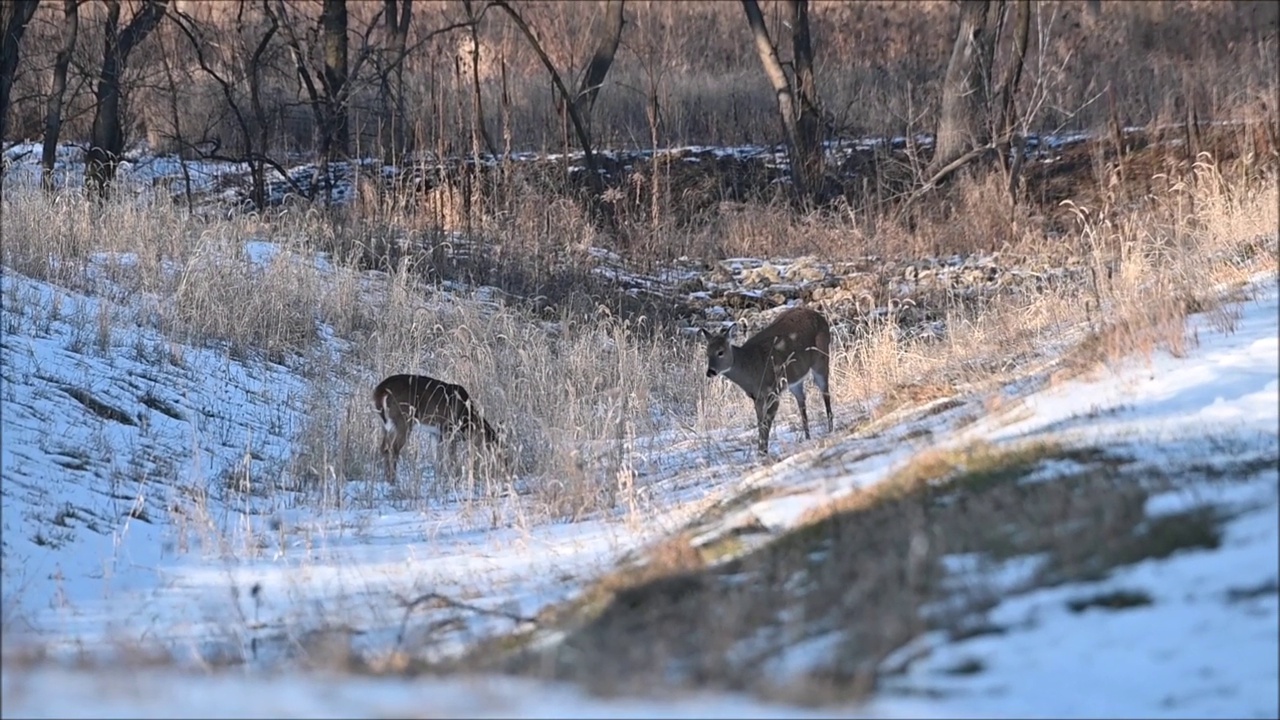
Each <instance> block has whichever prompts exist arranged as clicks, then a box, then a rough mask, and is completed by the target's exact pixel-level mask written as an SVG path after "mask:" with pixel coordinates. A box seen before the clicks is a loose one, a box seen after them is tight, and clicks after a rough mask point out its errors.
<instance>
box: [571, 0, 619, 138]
mask: <svg viewBox="0 0 1280 720" xmlns="http://www.w3.org/2000/svg"><path fill="white" fill-rule="evenodd" d="M625 3H626V0H609V3H608V5H607V6H606V7H605V12H604V24H603V25H601V26H600V29H599V32H598V34H597V35H596V49H595V52H594V53H592V54H591V62H589V63H587V69H586V72H584V73H583V74H582V81H581V82H580V83H579V84H578V94H577V96H576V97H575V98H574V104H575V105H576V106H577V107H576V109H577V111H578V114H579V115H581V116H582V117H583V118H584V119H586V121H587V127H588V131H589V130H590V126H591V111H592V110H593V109H594V108H595V105H596V97H598V96H599V95H600V87H601V86H602V85H604V80H605V78H606V77H608V75H609V68H610V67H612V66H613V58H614V56H615V55H617V54H618V43H619V42H620V41H621V40H622V26H623V24H624V19H623V15H622V8H623V5H624V4H625Z"/></svg>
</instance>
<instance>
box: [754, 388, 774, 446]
mask: <svg viewBox="0 0 1280 720" xmlns="http://www.w3.org/2000/svg"><path fill="white" fill-rule="evenodd" d="M777 413H778V393H777V392H775V391H766V392H765V393H763V394H762V397H761V398H760V400H758V401H756V426H757V428H758V429H759V431H760V441H759V446H758V448H757V451H758V452H759V453H760V454H761V455H768V454H769V431H770V430H772V429H773V418H774V416H775V415H777Z"/></svg>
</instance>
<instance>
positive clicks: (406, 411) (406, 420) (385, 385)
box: [373, 375, 498, 482]
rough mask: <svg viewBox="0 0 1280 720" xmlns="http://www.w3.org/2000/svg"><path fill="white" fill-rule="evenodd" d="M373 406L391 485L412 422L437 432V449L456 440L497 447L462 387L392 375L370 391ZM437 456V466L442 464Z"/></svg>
mask: <svg viewBox="0 0 1280 720" xmlns="http://www.w3.org/2000/svg"><path fill="white" fill-rule="evenodd" d="M373 404H374V406H375V407H377V408H378V414H379V415H380V416H381V417H382V425H383V430H384V434H383V437H382V448H381V452H382V456H383V459H384V461H385V463H386V472H387V481H388V482H394V481H395V477H396V461H397V460H398V459H399V457H400V451H401V450H403V449H404V445H405V443H406V442H407V441H408V439H409V431H410V430H412V429H413V423H415V422H417V423H419V424H422V425H428V426H431V427H434V428H436V429H437V430H438V431H439V432H440V448H443V446H444V445H445V444H446V443H448V444H449V445H450V447H452V446H453V443H454V441H455V440H456V439H458V438H459V437H463V438H466V439H468V440H470V441H472V442H473V443H477V442H478V443H481V444H488V445H497V444H498V434H497V433H496V432H494V429H493V427H492V426H490V425H489V423H488V422H486V421H485V419H484V418H483V417H481V416H480V413H479V412H478V411H477V410H476V408H475V404H474V403H472V402H471V396H470V395H469V394H468V393H467V391H466V388H464V387H462V386H461V385H454V384H453V383H447V382H444V381H443V380H437V379H435V378H432V377H427V376H426V375H392V376H390V377H388V378H387V379H385V380H383V381H382V382H380V383H378V386H377V387H376V388H374V389H373ZM442 459H443V458H442V457H441V455H439V454H438V455H437V458H436V462H437V467H438V466H439V464H440V463H441V461H442Z"/></svg>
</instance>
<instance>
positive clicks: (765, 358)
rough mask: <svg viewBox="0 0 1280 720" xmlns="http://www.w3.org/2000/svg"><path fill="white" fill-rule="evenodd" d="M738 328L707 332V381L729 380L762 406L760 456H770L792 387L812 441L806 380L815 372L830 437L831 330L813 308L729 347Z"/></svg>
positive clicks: (798, 311)
mask: <svg viewBox="0 0 1280 720" xmlns="http://www.w3.org/2000/svg"><path fill="white" fill-rule="evenodd" d="M731 329H732V327H729V328H725V329H723V330H720V331H718V332H714V333H710V332H707V330H706V328H701V331H702V335H703V337H705V338H706V339H707V377H712V376H715V375H723V376H724V377H726V378H728V379H730V380H732V381H733V382H734V384H736V385H737V386H738V387H740V388H742V389H743V390H746V391H747V395H749V396H750V397H751V399H752V400H754V401H755V404H756V425H757V427H758V429H759V431H760V446H759V452H760V454H761V455H768V454H769V431H770V430H771V429H772V428H773V418H774V415H776V414H777V412H778V398H779V396H780V395H781V393H782V386H783V385H784V384H785V385H788V386H790V388H791V394H792V395H794V396H795V398H796V404H797V405H799V406H800V424H801V425H802V426H803V427H804V436H805V438H806V439H808V438H809V415H808V413H807V412H806V411H805V407H804V376H805V375H807V374H808V373H809V371H810V370H812V371H813V381H814V383H815V384H817V386H818V389H819V390H821V391H822V402H823V403H824V404H825V405H826V407H827V432H831V431H832V429H833V423H832V419H831V394H830V393H829V392H828V391H827V378H828V377H829V375H828V369H829V361H830V349H831V325H830V324H829V323H828V322H827V319H826V318H824V317H823V316H822V315H820V314H819V313H817V312H815V311H813V310H810V309H809V308H800V307H798V308H792V309H790V310H787V311H786V312H784V313H782V314H781V315H779V316H778V318H777V319H776V320H774V321H773V322H772V323H769V326H768V327H766V328H765V329H763V330H761V331H760V332H758V333H756V334H755V335H753V336H751V338H750V339H748V340H747V341H746V342H744V343H743V344H742V345H740V346H734V345H733V344H732V343H730V342H729V331H730V330H731Z"/></svg>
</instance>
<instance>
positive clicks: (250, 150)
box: [171, 0, 300, 209]
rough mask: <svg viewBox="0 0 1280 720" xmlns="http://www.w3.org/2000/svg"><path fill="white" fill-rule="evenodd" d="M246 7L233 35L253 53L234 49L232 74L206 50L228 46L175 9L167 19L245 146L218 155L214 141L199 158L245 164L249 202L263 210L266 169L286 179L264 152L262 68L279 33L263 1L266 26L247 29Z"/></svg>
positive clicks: (243, 4) (267, 131)
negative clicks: (244, 93) (243, 91)
mask: <svg viewBox="0 0 1280 720" xmlns="http://www.w3.org/2000/svg"><path fill="white" fill-rule="evenodd" d="M248 4H249V3H248V2H247V0H241V3H240V8H239V11H238V12H237V13H236V29H237V33H236V35H237V37H238V38H240V39H241V40H242V41H243V39H244V38H246V37H250V38H252V50H249V49H248V48H247V47H244V48H237V49H236V50H235V52H236V53H237V54H238V55H239V56H240V58H241V60H242V62H240V63H238V65H239V69H238V70H236V71H233V72H231V73H226V72H224V71H220V70H219V69H218V68H217V67H216V64H217V63H215V62H213V61H212V60H211V59H210V57H209V55H210V49H211V47H227V46H228V43H225V42H224V43H214V42H211V41H210V40H209V39H207V38H206V37H204V36H203V34H202V32H201V26H200V24H199V23H198V22H197V21H196V20H195V19H194V18H192V17H191V16H190V15H188V14H186V13H185V12H182V11H174V12H173V13H171V17H172V19H173V23H174V25H176V26H177V27H178V29H179V30H181V31H182V34H183V35H185V36H186V38H187V40H188V42H189V43H190V44H191V47H192V48H193V49H194V50H195V53H196V62H197V63H198V64H199V65H200V69H201V70H203V71H204V73H205V74H206V75H208V76H209V77H210V78H212V79H213V81H214V82H216V83H217V84H218V87H219V88H220V89H221V90H222V97H223V99H224V100H225V102H226V103H227V107H228V108H229V109H230V110H231V115H232V117H233V118H234V119H235V122H236V126H237V128H238V129H239V131H240V138H241V144H242V145H243V146H244V147H243V153H242V154H240V155H223V154H222V153H221V152H220V145H221V143H220V142H216V141H215V142H213V145H214V149H213V150H212V151H207V150H206V151H202V153H201V154H202V155H203V156H204V157H206V158H209V159H214V160H230V161H233V162H247V163H248V165H249V176H250V178H251V182H252V188H251V190H250V201H251V202H252V203H253V205H254V207H255V208H258V209H262V208H263V207H265V206H266V201H267V197H266V196H267V193H266V170H267V168H268V167H270V168H273V169H275V170H276V171H277V172H278V173H279V174H280V176H281V177H283V178H286V179H287V178H288V174H287V173H286V172H285V170H284V168H283V167H281V166H280V164H279V163H277V162H276V161H274V160H272V159H271V158H270V157H269V156H268V154H267V145H268V138H269V134H270V124H269V122H268V118H267V113H266V109H265V108H264V106H263V103H262V70H263V66H264V65H265V63H266V58H267V54H268V50H269V49H270V47H271V41H272V39H273V38H274V37H275V36H276V34H277V32H278V31H279V30H280V25H279V23H278V22H277V21H276V18H275V15H273V14H272V13H270V12H266V11H265V10H266V9H267V0H263V8H264V13H263V16H264V17H265V18H266V25H265V27H261V28H257V27H250V24H249V21H248V20H247V19H246V17H245V12H244V11H245V9H246V7H247V6H248ZM246 56H247V57H246ZM234 64H235V63H233V65H234ZM242 86H247V90H248V91H249V108H248V109H247V110H246V109H245V108H244V106H243V101H242V98H241V97H240V96H239V95H238V93H237V92H236V91H237V89H238V88H240V87H242ZM207 140H208V138H204V139H202V141H201V145H204V144H205V141H207ZM299 189H300V188H299Z"/></svg>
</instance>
